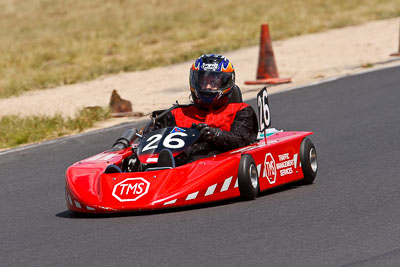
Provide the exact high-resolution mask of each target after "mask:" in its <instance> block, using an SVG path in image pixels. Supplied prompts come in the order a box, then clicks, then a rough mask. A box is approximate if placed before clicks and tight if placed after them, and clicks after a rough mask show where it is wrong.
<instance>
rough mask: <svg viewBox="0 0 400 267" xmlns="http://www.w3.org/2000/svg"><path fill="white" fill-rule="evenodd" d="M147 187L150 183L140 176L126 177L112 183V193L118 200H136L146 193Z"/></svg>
mask: <svg viewBox="0 0 400 267" xmlns="http://www.w3.org/2000/svg"><path fill="white" fill-rule="evenodd" d="M149 187H150V183H149V182H148V181H147V180H146V179H144V178H142V177H136V178H127V179H125V180H123V181H122V182H120V183H118V184H116V185H114V189H113V192H112V195H113V197H115V198H116V199H117V200H118V201H120V202H127V201H136V200H138V199H139V198H141V197H142V196H144V195H146V194H147V192H148V191H149Z"/></svg>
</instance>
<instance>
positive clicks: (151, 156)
mask: <svg viewBox="0 0 400 267" xmlns="http://www.w3.org/2000/svg"><path fill="white" fill-rule="evenodd" d="M257 99H258V109H259V130H260V132H259V137H258V140H257V141H256V142H255V143H253V144H251V145H249V146H245V147H241V148H238V149H234V150H232V151H228V152H225V153H221V154H217V155H213V156H211V157H207V158H202V159H199V160H196V161H194V162H191V163H188V164H184V165H182V166H178V167H165V166H161V167H160V166H158V164H157V163H158V155H159V153H160V151H162V150H165V149H168V150H169V151H171V153H172V154H173V156H177V155H179V154H180V153H182V151H185V149H187V148H188V147H189V146H191V145H192V144H194V143H195V142H196V141H197V139H198V137H199V134H200V133H199V131H197V130H196V129H193V128H182V127H167V128H162V129H158V130H155V131H151V132H148V133H146V134H139V133H138V132H137V131H136V130H135V129H128V130H127V131H126V132H124V133H123V135H122V136H121V138H119V139H117V141H116V142H115V143H114V145H113V147H112V149H110V150H108V151H105V152H102V153H100V154H97V155H94V156H92V157H90V158H87V159H84V160H81V161H79V162H77V163H75V164H73V165H72V166H70V167H69V168H68V169H67V171H66V202H67V207H68V209H69V210H71V211H75V212H80V213H108V212H123V211H141V210H155V209H164V208H172V207H182V206H188V205H196V204H202V203H207V202H214V201H220V200H224V199H231V198H237V197H240V198H241V199H247V200H251V199H255V198H256V197H257V195H258V194H259V193H260V192H261V191H265V190H268V189H271V188H274V187H277V186H281V185H283V184H287V183H291V182H295V181H300V182H301V183H303V184H311V183H313V181H314V179H315V177H316V174H317V154H316V150H315V147H314V145H313V143H312V142H311V141H310V139H309V138H308V137H307V136H309V135H311V134H312V132H297V131H296V132H285V131H278V130H276V129H267V127H268V126H269V125H270V113H269V106H268V95H267V91H266V89H265V88H264V89H263V90H261V91H260V93H259V94H258V95H257ZM172 108H174V106H173V107H172ZM167 111H168V110H167ZM167 111H165V112H164V113H162V114H165V113H166V112H167ZM162 114H160V116H162ZM160 116H159V117H160ZM156 119H157V118H156ZM156 119H154V118H153V121H152V122H151V123H152V124H154V123H155V121H156Z"/></svg>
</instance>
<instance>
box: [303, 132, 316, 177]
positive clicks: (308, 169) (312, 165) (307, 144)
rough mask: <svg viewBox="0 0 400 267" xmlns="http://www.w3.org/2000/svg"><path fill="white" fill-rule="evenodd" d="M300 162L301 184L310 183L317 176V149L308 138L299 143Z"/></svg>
mask: <svg viewBox="0 0 400 267" xmlns="http://www.w3.org/2000/svg"><path fill="white" fill-rule="evenodd" d="M300 162H301V168H302V169H303V174H304V179H303V180H302V183H303V184H312V183H313V182H314V179H315V177H316V176H317V170H318V161H317V151H316V150H315V146H314V144H313V143H312V142H311V140H310V139H308V138H304V139H303V141H302V142H301V145H300Z"/></svg>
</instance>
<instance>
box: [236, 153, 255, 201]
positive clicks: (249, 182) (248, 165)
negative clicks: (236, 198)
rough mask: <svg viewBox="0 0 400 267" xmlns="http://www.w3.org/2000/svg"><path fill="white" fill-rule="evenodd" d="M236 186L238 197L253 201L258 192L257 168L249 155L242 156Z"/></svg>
mask: <svg viewBox="0 0 400 267" xmlns="http://www.w3.org/2000/svg"><path fill="white" fill-rule="evenodd" d="M238 184H239V191H240V196H241V197H242V198H244V199H247V200H252V199H255V198H256V197H257V195H258V193H259V192H260V184H259V181H258V173H257V166H256V164H255V162H254V159H253V157H252V156H251V155H248V154H244V155H242V157H241V159H240V163H239V171H238Z"/></svg>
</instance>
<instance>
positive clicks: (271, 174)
mask: <svg viewBox="0 0 400 267" xmlns="http://www.w3.org/2000/svg"><path fill="white" fill-rule="evenodd" d="M263 177H265V178H267V179H268V182H269V183H270V184H274V183H275V181H276V164H275V159H274V157H273V156H272V154H271V153H268V154H266V155H265V159H264V172H263Z"/></svg>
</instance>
